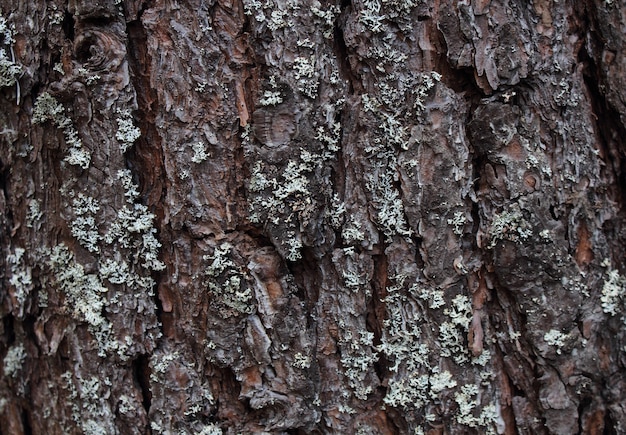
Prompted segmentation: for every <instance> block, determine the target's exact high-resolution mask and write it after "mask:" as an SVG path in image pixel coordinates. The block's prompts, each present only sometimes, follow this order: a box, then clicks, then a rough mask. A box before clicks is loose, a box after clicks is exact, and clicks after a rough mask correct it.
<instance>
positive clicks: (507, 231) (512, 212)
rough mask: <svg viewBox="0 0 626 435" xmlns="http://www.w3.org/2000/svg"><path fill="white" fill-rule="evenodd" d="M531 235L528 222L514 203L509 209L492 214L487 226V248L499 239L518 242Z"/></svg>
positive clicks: (492, 246) (491, 246) (493, 245)
mask: <svg viewBox="0 0 626 435" xmlns="http://www.w3.org/2000/svg"><path fill="white" fill-rule="evenodd" d="M532 235H533V232H532V227H531V225H530V223H528V221H526V220H525V219H524V216H523V215H522V212H521V210H520V208H519V206H518V205H517V204H514V205H513V206H511V207H510V209H509V210H505V211H503V212H502V213H499V214H496V215H495V216H494V218H493V220H492V222H491V226H490V228H489V245H488V246H487V248H489V249H493V248H494V247H495V246H496V245H497V244H498V242H499V241H501V240H509V241H511V242H515V243H519V242H521V241H525V240H528V239H529V238H530V237H532Z"/></svg>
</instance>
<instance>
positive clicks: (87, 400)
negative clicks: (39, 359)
mask: <svg viewBox="0 0 626 435" xmlns="http://www.w3.org/2000/svg"><path fill="white" fill-rule="evenodd" d="M61 379H62V380H63V381H64V382H63V384H62V386H63V388H64V389H65V390H66V391H67V393H68V399H69V403H68V405H69V406H70V409H71V413H72V420H73V421H74V422H75V423H76V424H77V425H78V427H80V429H81V430H82V431H83V433H86V434H87V433H88V434H94V435H106V434H109V433H115V429H114V426H113V422H114V413H113V410H112V409H111V405H110V404H109V402H108V400H107V399H108V397H109V395H110V386H111V381H110V379H109V378H108V377H105V378H104V379H99V378H97V377H95V376H91V377H89V378H86V379H83V378H81V377H80V375H78V374H72V373H71V372H65V373H63V374H62V375H61Z"/></svg>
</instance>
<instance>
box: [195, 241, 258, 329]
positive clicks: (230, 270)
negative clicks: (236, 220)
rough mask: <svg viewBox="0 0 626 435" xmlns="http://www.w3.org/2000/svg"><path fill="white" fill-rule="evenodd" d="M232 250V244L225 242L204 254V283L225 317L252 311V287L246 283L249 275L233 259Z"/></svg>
mask: <svg viewBox="0 0 626 435" xmlns="http://www.w3.org/2000/svg"><path fill="white" fill-rule="evenodd" d="M232 250H233V245H231V244H230V243H227V242H226V243H222V244H221V245H220V246H217V247H215V249H214V251H213V255H205V256H204V260H206V261H208V262H209V264H208V266H207V268H206V272H205V276H206V279H205V283H206V285H207V286H208V288H209V290H210V291H211V293H212V294H213V295H214V297H215V300H216V302H217V305H218V309H219V311H220V313H221V314H222V315H223V316H225V317H228V316H230V315H232V314H250V313H252V312H253V311H254V303H253V302H254V300H253V294H252V289H251V287H250V286H249V285H248V284H249V281H250V277H249V276H248V274H247V273H246V271H245V270H244V268H243V267H241V266H238V265H237V264H236V263H235V262H234V261H233V258H232Z"/></svg>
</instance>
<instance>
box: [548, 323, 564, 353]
mask: <svg viewBox="0 0 626 435" xmlns="http://www.w3.org/2000/svg"><path fill="white" fill-rule="evenodd" d="M566 339H567V335H566V334H563V333H562V332H561V331H557V330H556V329H551V330H550V331H548V332H546V333H545V334H544V336H543V340H544V341H545V342H546V343H547V344H549V345H550V346H553V347H556V353H557V354H559V355H560V354H561V348H562V347H563V346H565V340H566Z"/></svg>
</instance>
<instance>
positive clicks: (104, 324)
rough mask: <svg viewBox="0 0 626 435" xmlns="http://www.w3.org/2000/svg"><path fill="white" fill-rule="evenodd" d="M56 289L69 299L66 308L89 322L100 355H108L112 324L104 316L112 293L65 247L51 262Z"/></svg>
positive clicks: (59, 248) (54, 252) (55, 251)
mask: <svg viewBox="0 0 626 435" xmlns="http://www.w3.org/2000/svg"><path fill="white" fill-rule="evenodd" d="M48 265H49V266H50V268H51V270H52V272H53V274H54V280H55V284H56V286H57V287H58V288H59V289H60V290H61V292H62V294H63V295H64V296H65V307H66V309H67V310H68V311H69V312H70V313H71V314H72V317H74V318H75V319H76V320H78V321H81V322H86V323H87V324H88V325H89V330H90V331H91V332H92V334H94V336H95V338H96V341H97V342H98V348H99V354H101V355H103V356H104V355H105V354H106V352H107V351H108V350H110V349H111V347H112V345H113V343H114V342H113V341H112V340H111V338H110V330H111V325H110V323H109V321H108V320H107V319H106V318H105V317H104V314H103V310H104V308H105V306H106V299H105V298H104V293H106V292H107V291H108V290H107V288H106V287H105V286H104V284H103V283H102V281H101V280H100V277H99V276H98V275H96V274H93V273H87V272H85V268H84V267H83V265H82V264H80V263H78V262H76V260H75V259H74V254H73V253H72V252H71V251H70V250H69V249H68V248H67V246H65V245H64V244H60V245H57V246H55V247H54V248H53V249H52V251H51V253H50V257H49V260H48Z"/></svg>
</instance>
